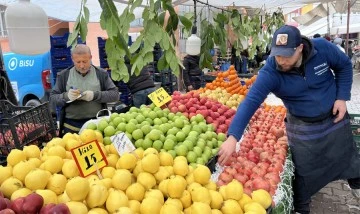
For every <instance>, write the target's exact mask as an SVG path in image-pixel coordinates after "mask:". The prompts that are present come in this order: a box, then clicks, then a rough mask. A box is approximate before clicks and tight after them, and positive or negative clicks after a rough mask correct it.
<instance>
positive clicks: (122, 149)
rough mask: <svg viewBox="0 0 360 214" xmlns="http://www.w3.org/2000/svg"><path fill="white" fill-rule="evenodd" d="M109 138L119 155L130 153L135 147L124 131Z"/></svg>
mask: <svg viewBox="0 0 360 214" xmlns="http://www.w3.org/2000/svg"><path fill="white" fill-rule="evenodd" d="M110 140H111V142H112V143H113V144H114V147H115V148H116V150H117V152H118V153H119V155H120V156H121V155H123V154H124V153H132V152H133V151H134V150H135V149H136V148H135V146H134V145H133V144H132V142H131V141H130V139H129V138H128V137H127V136H126V134H125V133H124V132H120V133H119V134H117V135H114V136H111V137H110Z"/></svg>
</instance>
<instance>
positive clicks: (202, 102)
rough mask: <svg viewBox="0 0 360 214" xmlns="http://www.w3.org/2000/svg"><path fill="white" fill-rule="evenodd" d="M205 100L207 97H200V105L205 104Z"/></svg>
mask: <svg viewBox="0 0 360 214" xmlns="http://www.w3.org/2000/svg"><path fill="white" fill-rule="evenodd" d="M206 101H207V99H206V98H204V97H203V98H201V99H200V103H201V105H205V103H206Z"/></svg>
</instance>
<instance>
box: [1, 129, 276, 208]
mask: <svg viewBox="0 0 360 214" xmlns="http://www.w3.org/2000/svg"><path fill="white" fill-rule="evenodd" d="M94 140H98V141H99V142H100V147H101V150H102V151H103V153H104V154H105V155H106V158H107V160H108V165H107V166H106V167H103V168H101V169H99V173H98V174H96V173H94V174H91V175H89V176H88V177H85V178H83V177H80V176H79V170H78V168H77V167H76V164H75V161H74V159H73V158H72V155H71V154H70V150H71V149H73V148H76V147H77V146H79V145H82V144H84V143H87V142H91V141H94ZM7 162H8V165H7V166H1V167H0V192H2V193H3V195H4V197H5V198H6V199H1V200H0V202H1V203H0V205H1V206H2V207H4V208H6V209H7V207H8V204H9V202H10V201H9V200H8V199H10V200H11V202H10V204H16V205H17V207H18V208H19V209H20V211H18V212H16V213H33V212H32V211H31V212H30V211H29V212H27V211H24V210H25V209H32V210H37V211H36V212H34V213H77V214H82V213H134V214H135V213H140V214H154V213H163V214H165V213H193V214H196V213H202V214H211V213H224V214H227V213H246V212H249V213H251V212H255V213H260V214H261V213H264V214H265V213H266V208H268V207H269V206H271V203H272V198H271V196H270V194H269V193H268V192H267V191H265V190H257V191H254V192H253V193H252V194H250V195H246V194H244V192H243V189H244V188H243V185H242V184H241V183H240V182H238V181H237V180H235V179H234V180H232V181H231V182H229V183H228V184H226V185H223V186H222V187H220V188H218V187H217V186H216V183H215V182H213V181H211V172H210V170H209V168H208V167H206V166H203V165H201V164H198V165H196V166H195V165H194V167H193V166H191V165H189V164H188V162H187V159H186V158H185V157H183V156H177V157H175V158H173V156H172V155H171V154H170V153H168V152H166V151H160V152H158V151H157V150H156V149H154V148H148V149H146V150H143V149H142V148H138V149H136V150H135V151H134V152H133V153H125V154H123V155H122V156H119V155H118V153H117V150H116V149H115V147H114V145H113V144H111V145H104V144H103V139H102V136H101V135H99V132H98V131H94V130H90V129H85V130H84V131H83V132H82V133H81V134H80V135H77V134H69V133H68V134H66V135H65V136H64V137H63V138H54V139H52V140H51V141H50V142H48V143H47V145H46V146H45V147H44V148H43V149H42V150H40V149H39V148H38V147H37V146H35V145H31V146H28V147H25V148H24V149H23V150H17V149H14V150H12V151H11V152H10V154H9V156H8V158H7ZM33 192H35V193H33ZM30 197H31V198H33V199H32V200H27V198H30ZM30 202H31V203H30ZM3 204H5V205H3ZM30 204H31V206H29V205H30ZM40 205H41V206H40ZM10 207H11V205H10ZM40 207H41V209H40V211H38V210H39V208H40ZM5 211H6V212H5ZM5 211H4V212H2V211H0V212H2V213H11V212H10V210H5ZM68 211H70V212H68ZM13 213H14V212H13Z"/></svg>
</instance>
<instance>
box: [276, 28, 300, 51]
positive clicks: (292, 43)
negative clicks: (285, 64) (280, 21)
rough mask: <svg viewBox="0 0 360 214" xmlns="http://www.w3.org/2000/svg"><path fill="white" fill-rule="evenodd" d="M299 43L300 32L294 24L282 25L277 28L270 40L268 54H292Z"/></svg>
mask: <svg viewBox="0 0 360 214" xmlns="http://www.w3.org/2000/svg"><path fill="white" fill-rule="evenodd" d="M300 44H301V33H300V31H299V29H297V28H296V27H294V26H290V25H284V26H282V27H280V28H279V29H277V30H276V31H275V33H274V36H273V39H272V42H271V52H270V56H285V57H290V56H292V55H294V53H295V50H296V48H297V47H298V46H299V45H300Z"/></svg>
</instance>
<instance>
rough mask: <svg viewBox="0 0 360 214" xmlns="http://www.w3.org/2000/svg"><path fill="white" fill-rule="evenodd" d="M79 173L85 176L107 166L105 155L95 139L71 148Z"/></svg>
mask: <svg viewBox="0 0 360 214" xmlns="http://www.w3.org/2000/svg"><path fill="white" fill-rule="evenodd" d="M71 154H72V156H73V158H74V160H75V162H76V165H77V166H78V168H79V171H80V174H81V176H83V177H86V176H88V175H90V174H92V173H93V172H96V171H98V170H99V169H101V168H103V167H105V166H107V164H108V162H107V160H106V156H105V154H104V153H103V151H102V150H101V148H100V145H99V143H98V142H97V141H93V142H90V143H87V144H84V145H81V146H78V147H76V148H73V149H72V150H71Z"/></svg>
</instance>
